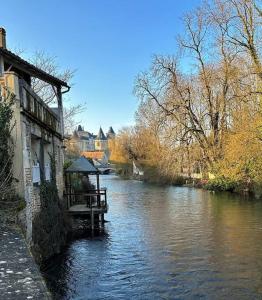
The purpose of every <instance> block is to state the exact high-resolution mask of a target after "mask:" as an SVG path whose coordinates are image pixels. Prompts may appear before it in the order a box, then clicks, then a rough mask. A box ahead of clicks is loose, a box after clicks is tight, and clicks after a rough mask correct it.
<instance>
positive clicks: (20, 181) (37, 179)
mask: <svg viewBox="0 0 262 300" xmlns="http://www.w3.org/2000/svg"><path fill="white" fill-rule="evenodd" d="M33 77H34V78H38V79H40V80H41V81H43V82H45V83H47V84H48V85H50V86H52V87H53V90H54V92H55V94H56V99H55V104H54V105H53V107H50V106H48V105H47V104H46V103H45V102H44V101H43V100H42V99H41V98H40V97H39V96H38V95H37V94H36V93H35V92H34V90H33V89H32V87H31V79H32V78H33ZM69 89H70V88H69V86H68V85H67V83H66V82H63V81H61V80H60V79H58V78H56V77H54V76H52V75H50V74H48V73H46V72H44V71H43V70H41V69H39V68H37V67H35V66H34V65H32V64H30V63H29V62H27V61H25V60H23V59H22V58H21V57H19V56H17V55H15V54H14V53H12V52H11V51H9V50H7V48H6V33H5V30H4V29H3V28H0V92H1V95H2V96H5V94H6V93H7V92H8V93H12V94H13V95H14V96H15V104H14V124H15V126H14V128H13V131H12V135H13V141H14V143H15V151H14V159H13V175H14V178H15V179H16V181H17V183H16V186H15V188H16V192H17V193H18V194H19V195H20V196H21V197H23V198H24V199H25V201H26V208H25V215H26V218H25V220H26V221H25V226H26V238H27V240H28V241H29V242H30V241H31V240H32V234H33V233H32V231H33V229H32V224H33V221H34V218H36V216H37V215H38V213H39V211H40V209H41V203H40V183H41V182H43V181H50V177H51V161H50V160H51V157H53V158H54V161H55V166H56V174H55V177H56V183H57V189H58V193H59V196H60V197H62V195H63V161H64V155H63V135H64V131H63V103H62V94H64V93H66V92H68V91H69ZM50 218H51V216H50ZM50 235H51V233H50Z"/></svg>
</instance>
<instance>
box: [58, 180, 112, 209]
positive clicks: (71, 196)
mask: <svg viewBox="0 0 262 300" xmlns="http://www.w3.org/2000/svg"><path fill="white" fill-rule="evenodd" d="M106 191H107V189H106V188H101V189H99V190H97V189H94V190H88V191H75V190H74V189H73V188H72V187H70V186H69V187H67V192H66V193H65V194H64V196H65V197H66V199H67V209H69V208H70V207H71V206H74V205H78V204H84V205H86V207H88V208H90V209H92V208H101V209H105V210H106V209H107V194H106Z"/></svg>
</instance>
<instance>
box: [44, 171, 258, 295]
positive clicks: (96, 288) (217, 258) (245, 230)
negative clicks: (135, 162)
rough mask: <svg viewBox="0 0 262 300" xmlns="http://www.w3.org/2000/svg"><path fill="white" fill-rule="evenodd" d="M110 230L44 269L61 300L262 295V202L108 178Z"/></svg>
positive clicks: (74, 245)
mask: <svg viewBox="0 0 262 300" xmlns="http://www.w3.org/2000/svg"><path fill="white" fill-rule="evenodd" d="M102 186H106V187H107V188H108V196H109V197H108V198H109V200H108V201H109V206H110V208H109V212H108V214H107V215H106V217H105V219H106V220H107V221H108V222H107V223H106V224H105V232H104V234H100V235H97V236H95V237H91V236H85V237H82V238H78V239H75V240H72V241H71V242H70V243H69V245H68V247H67V248H66V249H65V251H64V253H63V254H61V255H59V256H58V257H56V258H55V259H54V260H52V262H50V263H49V264H48V265H47V266H46V268H45V269H44V271H43V275H44V276H45V279H46V281H47V284H48V287H49V288H50V289H51V291H52V293H53V295H54V298H55V299H59V300H60V299H92V300H96V299H126V300H129V299H143V300H144V299H261V298H262V202H260V201H255V200H254V199H253V200H252V199H244V198H243V197H240V196H236V195H232V194H226V193H225V194H221V193H220V194H213V193H210V192H208V191H204V190H201V189H194V188H189V187H159V186H154V185H150V184H146V183H142V182H139V181H135V180H122V179H120V178H118V177H117V176H114V175H105V176H102Z"/></svg>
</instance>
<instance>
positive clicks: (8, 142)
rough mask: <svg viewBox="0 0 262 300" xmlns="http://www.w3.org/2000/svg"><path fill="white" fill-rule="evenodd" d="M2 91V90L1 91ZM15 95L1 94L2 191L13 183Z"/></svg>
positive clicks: (0, 178) (0, 186)
mask: <svg viewBox="0 0 262 300" xmlns="http://www.w3.org/2000/svg"><path fill="white" fill-rule="evenodd" d="M0 92H1V91H0ZM14 102H15V97H14V95H13V94H12V93H10V92H9V91H5V96H3V95H2V96H1V94H0V191H1V192H2V193H4V194H5V193H7V192H8V189H9V187H10V185H11V183H12V180H13V177H12V158H13V151H14V150H13V141H12V139H11V131H12V129H13V126H12V118H13V105H14Z"/></svg>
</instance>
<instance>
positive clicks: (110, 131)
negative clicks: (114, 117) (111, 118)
mask: <svg viewBox="0 0 262 300" xmlns="http://www.w3.org/2000/svg"><path fill="white" fill-rule="evenodd" d="M106 136H107V138H108V139H114V138H115V137H116V134H115V132H114V129H113V127H112V126H110V127H109V129H108V132H107V134H106Z"/></svg>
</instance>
